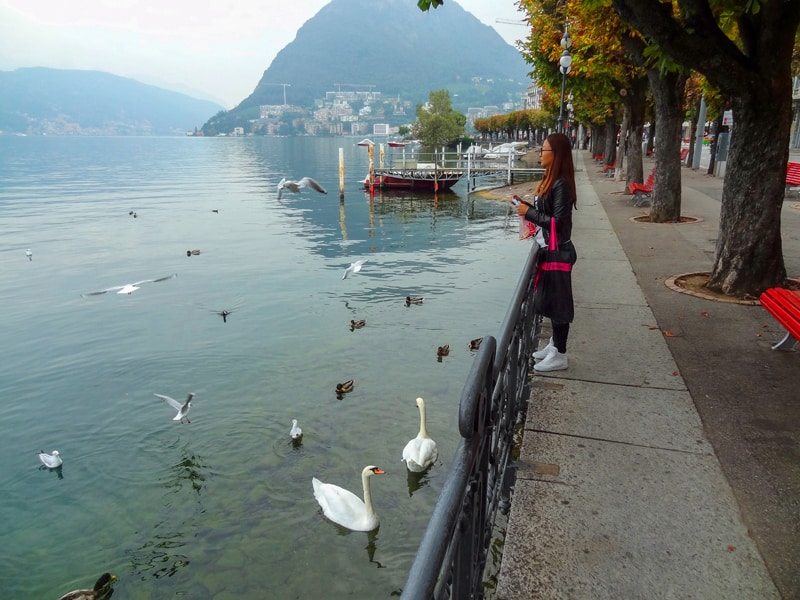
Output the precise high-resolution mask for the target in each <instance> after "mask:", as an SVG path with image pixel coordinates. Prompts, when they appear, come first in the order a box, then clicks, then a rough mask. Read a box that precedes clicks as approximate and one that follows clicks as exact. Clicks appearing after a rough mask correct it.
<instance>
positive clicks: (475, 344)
mask: <svg viewBox="0 0 800 600" xmlns="http://www.w3.org/2000/svg"><path fill="white" fill-rule="evenodd" d="M482 341H483V338H482V337H479V338H475V339H474V340H470V342H469V349H470V350H477V349H478V348H480V347H481V342H482Z"/></svg>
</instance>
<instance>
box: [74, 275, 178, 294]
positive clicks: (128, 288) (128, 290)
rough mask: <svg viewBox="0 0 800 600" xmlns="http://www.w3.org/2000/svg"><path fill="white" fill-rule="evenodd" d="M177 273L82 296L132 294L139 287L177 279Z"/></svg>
mask: <svg viewBox="0 0 800 600" xmlns="http://www.w3.org/2000/svg"><path fill="white" fill-rule="evenodd" d="M177 276H178V274H177V273H173V274H172V275H167V276H166V277H159V278H158V279H142V280H141V281H135V282H134V283H126V284H125V285H116V286H114V287H110V288H106V289H104V290H99V291H97V292H88V293H86V294H81V296H99V295H100V294H105V293H106V292H117V293H118V294H128V295H130V294H132V293H133V292H135V291H136V290H138V289H139V287H140V286H141V285H142V284H144V283H158V282H159V281H166V280H167V279H172V278H173V277H177Z"/></svg>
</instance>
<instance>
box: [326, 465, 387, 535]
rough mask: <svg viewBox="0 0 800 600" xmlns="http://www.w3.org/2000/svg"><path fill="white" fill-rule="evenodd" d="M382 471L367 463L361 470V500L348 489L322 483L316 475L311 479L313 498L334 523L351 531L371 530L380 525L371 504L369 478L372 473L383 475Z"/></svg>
mask: <svg viewBox="0 0 800 600" xmlns="http://www.w3.org/2000/svg"><path fill="white" fill-rule="evenodd" d="M383 473H384V471H382V470H381V469H379V468H378V467H375V466H373V465H369V466H368V467H364V470H363V471H361V486H362V487H363V489H364V500H361V498H359V497H358V496H356V495H355V494H354V493H353V492H351V491H350V490H346V489H344V488H341V487H339V486H338V485H333V484H331V483H322V482H321V481H320V480H319V479H317V478H316V477H313V478H312V479H311V484H312V485H313V486H314V498H316V499H317V502H319V505H320V507H321V508H322V514H324V515H325V516H326V517H328V518H329V519H330V520H331V521H333V522H334V523H337V524H338V525H341V526H342V527H347V528H348V529H352V530H353V531H372V530H373V529H377V528H378V525H380V520H379V519H378V515H377V514H375V508H374V507H373V506H372V494H371V493H370V487H369V478H370V477H372V476H373V475H383Z"/></svg>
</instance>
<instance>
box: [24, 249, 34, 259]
mask: <svg viewBox="0 0 800 600" xmlns="http://www.w3.org/2000/svg"><path fill="white" fill-rule="evenodd" d="M25 256H27V257H28V260H33V252H31V249H30V248H28V249H27V250H25Z"/></svg>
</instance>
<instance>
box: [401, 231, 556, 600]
mask: <svg viewBox="0 0 800 600" xmlns="http://www.w3.org/2000/svg"><path fill="white" fill-rule="evenodd" d="M538 255H539V254H538V247H537V246H536V245H535V244H534V245H533V247H532V249H531V252H530V254H529V255H528V259H527V261H526V263H525V267H524V269H523V272H522V275H521V277H520V280H519V283H518V284H517V287H516V290H515V292H514V295H513V297H512V299H511V304H510V306H509V308H508V311H507V313H506V317H505V319H504V320H503V323H502V325H501V326H500V331H499V334H498V337H497V338H494V337H491V336H487V337H485V338H484V339H483V342H482V343H481V346H480V349H479V350H478V353H477V355H476V356H475V364H474V366H473V369H472V371H471V372H470V375H469V376H468V378H467V382H466V384H465V385H464V390H463V392H462V394H461V402H460V405H459V418H458V428H459V432H460V434H461V441H460V442H459V444H458V448H457V449H456V452H455V455H454V456H453V462H452V466H451V469H450V473H449V475H448V477H447V480H446V482H445V484H444V487H443V489H442V493H441V494H440V496H439V499H438V501H437V502H436V506H435V507H434V510H433V514H432V516H431V519H430V522H429V523H428V528H427V530H426V531H425V534H424V535H423V538H422V543H421V544H420V547H419V550H418V551H417V556H416V558H415V560H414V564H413V565H412V566H411V570H410V571H409V574H408V579H407V580H406V584H405V586H404V587H403V592H402V595H401V599H405V600H427V599H430V598H434V599H435V600H440V599H443V598H454V599H458V600H465V599H470V600H480V599H481V598H483V597H484V589H483V579H484V570H485V567H486V557H487V553H488V550H489V545H490V543H491V540H492V532H493V529H494V521H495V517H496V515H497V511H498V510H501V511H503V512H506V511H507V510H508V507H509V506H510V495H511V485H512V483H513V467H512V466H511V452H512V450H513V448H514V432H515V427H516V425H517V423H521V422H524V418H525V411H526V409H527V398H528V395H529V393H530V390H529V387H528V384H527V375H528V357H529V356H530V354H531V352H532V349H533V347H534V343H535V341H536V340H537V339H538V337H539V330H540V326H541V318H539V317H538V316H537V315H536V314H535V313H534V310H533V294H532V287H533V285H532V284H533V278H534V275H535V271H536V262H537V259H538Z"/></svg>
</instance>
